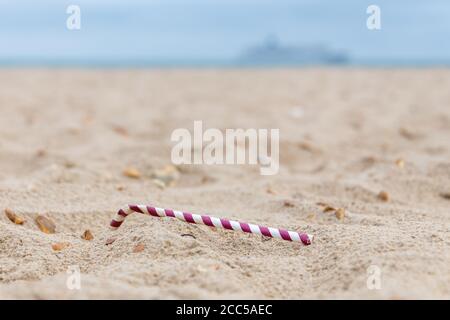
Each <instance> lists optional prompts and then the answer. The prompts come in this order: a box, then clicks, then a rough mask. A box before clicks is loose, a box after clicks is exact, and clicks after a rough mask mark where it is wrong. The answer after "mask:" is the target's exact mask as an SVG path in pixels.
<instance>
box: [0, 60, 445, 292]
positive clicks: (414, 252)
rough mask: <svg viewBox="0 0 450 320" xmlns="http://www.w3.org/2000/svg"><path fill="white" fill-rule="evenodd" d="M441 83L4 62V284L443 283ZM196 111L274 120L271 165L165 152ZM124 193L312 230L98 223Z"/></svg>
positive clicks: (278, 287) (211, 120) (0, 86)
mask: <svg viewBox="0 0 450 320" xmlns="http://www.w3.org/2000/svg"><path fill="white" fill-rule="evenodd" d="M449 88H450V70H449V69H385V70H382V69H351V68H348V69H339V68H336V69H333V68H329V69H327V68H324V69H321V68H317V69H314V68H312V69H309V68H305V69H297V70H296V69H292V70H288V69H286V70H282V69H268V70H256V69H255V70H251V69H249V70H237V69H236V70H234V69H229V70H226V69H224V70H213V69H204V70H194V69H192V70H191V69H184V70H181V69H180V70H175V69H173V70H171V69H165V70H151V69H149V70H119V69H117V70H102V69H97V70H95V69H94V70H76V69H67V70H63V69H54V70H45V69H17V70H15V69H3V70H1V71H0V298H2V299H84V298H86V299H103V298H106V299H110V298H111V299H117V298H123V299H172V298H174V299H215V298H220V299H222V298H223V299H230V298H238V299H240V298H261V299H303V298H308V299H309V298H312V299H316V298H318V299H344V298H352V299H357V298H368V299H411V298H418V299H428V298H437V299H449V298H450V268H449V266H450V232H449V230H450V160H449V159H450V90H449ZM195 120H202V121H203V124H204V126H206V127H210V128H218V129H220V130H225V129H227V128H244V129H245V128H267V129H270V128H278V129H280V169H279V172H278V174H276V175H273V176H262V175H260V173H259V170H258V167H257V166H251V165H214V166H210V165H182V166H178V167H175V170H174V167H172V163H171V157H170V154H171V148H172V146H173V142H171V141H170V136H171V133H172V132H173V130H175V129H177V128H187V129H189V130H192V128H193V123H194V121H195ZM168 168H169V169H168ZM130 170H134V171H133V172H135V174H134V177H133V174H131V175H130V174H129V172H130ZM124 171H125V173H127V172H128V174H124ZM161 172H163V173H165V174H167V175H169V176H170V180H171V181H170V183H167V184H165V185H164V184H162V183H161V181H160V180H158V179H156V180H155V176H156V177H157V176H158V175H159V174H160V173H161ZM128 203H142V204H152V205H155V206H159V207H165V208H173V209H178V210H185V211H190V212H193V213H210V214H213V215H215V216H219V217H227V218H233V219H237V220H243V221H247V222H252V223H258V224H262V225H267V226H273V227H280V228H286V229H289V230H299V231H305V232H308V233H311V234H313V235H314V237H315V238H314V242H313V243H312V244H311V245H310V246H302V245H301V244H299V243H292V242H288V241H282V240H277V239H268V238H263V237H261V236H256V235H251V234H242V233H238V232H232V231H227V230H215V229H211V228H209V227H206V226H198V225H192V224H187V223H183V222H180V221H177V220H175V219H169V218H165V219H160V218H153V217H147V216H142V215H138V214H135V215H132V216H130V217H128V219H127V220H126V221H125V223H124V224H123V226H122V227H121V228H120V229H118V230H117V231H111V230H110V229H109V228H108V226H109V222H110V220H111V218H112V217H113V216H114V214H115V213H116V212H117V210H118V209H120V208H122V207H123V206H124V205H126V204H128ZM327 206H328V207H329V208H328V209H327V208H326V207H327ZM339 208H342V209H343V210H345V214H344V216H341V215H336V210H337V209H339ZM5 209H9V210H10V212H13V213H14V214H15V215H16V219H19V220H16V221H15V222H14V221H11V217H10V218H8V217H7V215H6V214H5V213H4V210H5ZM324 211H325V212H324ZM340 212H342V211H340ZM38 215H41V216H45V217H47V218H48V219H50V220H51V221H52V222H53V223H54V226H55V232H54V233H45V232H43V231H42V228H39V227H38V225H37V224H36V221H35V219H36V217H37V216H38ZM20 219H22V220H25V221H24V222H23V221H21V220H20ZM12 220H14V219H12ZM22 222H23V223H22ZM86 230H90V232H91V233H92V236H93V239H91V240H86V239H83V238H82V235H83V233H84V232H85V231H86ZM71 267H76V268H79V270H80V272H81V274H80V277H81V278H80V279H81V289H80V290H76V289H75V290H70V288H68V286H67V279H68V276H69V275H70V273H68V269H69V268H71ZM373 268H375V269H373ZM370 270H378V271H379V272H380V277H379V285H380V286H379V289H376V288H375V289H374V288H371V287H370V285H369V286H368V279H369V277H370V276H371V274H370V272H371V271H370Z"/></svg>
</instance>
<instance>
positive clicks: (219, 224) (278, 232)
mask: <svg viewBox="0 0 450 320" xmlns="http://www.w3.org/2000/svg"><path fill="white" fill-rule="evenodd" d="M133 212H137V213H142V214H145V215H150V216H154V217H171V218H177V219H179V220H181V221H184V222H188V223H195V224H204V225H207V226H209V227H214V228H222V229H228V230H234V231H241V232H246V233H255V234H259V235H263V236H266V237H271V238H278V239H282V240H287V241H297V242H301V243H303V244H304V245H309V244H311V241H312V239H313V236H312V235H309V234H306V233H298V232H295V231H287V230H283V229H277V228H271V227H263V226H258V225H256V224H250V223H245V222H239V221H235V220H228V219H222V218H216V217H212V216H209V215H199V214H193V213H188V212H181V211H176V210H171V209H162V208H156V207H150V206H145V205H129V206H128V208H126V209H120V210H119V212H117V215H116V216H115V217H114V219H113V220H112V221H111V224H110V225H111V228H112V229H113V230H116V229H117V228H119V227H120V226H121V224H122V223H123V221H124V220H125V218H126V217H127V216H128V215H130V214H131V213H133Z"/></svg>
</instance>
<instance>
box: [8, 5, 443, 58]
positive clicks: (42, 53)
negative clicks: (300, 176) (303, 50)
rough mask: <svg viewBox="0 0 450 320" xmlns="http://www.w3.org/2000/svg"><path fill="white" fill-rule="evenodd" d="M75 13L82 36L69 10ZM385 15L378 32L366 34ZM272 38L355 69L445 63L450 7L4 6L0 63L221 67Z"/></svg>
mask: <svg viewBox="0 0 450 320" xmlns="http://www.w3.org/2000/svg"><path fill="white" fill-rule="evenodd" d="M71 4H75V5H79V6H80V8H81V30H79V31H69V30H67V28H66V19H67V17H68V15H67V14H66V8H67V7H68V6H69V5H71ZM370 4H377V5H378V6H380V8H381V23H382V30H380V31H369V30H368V29H367V28H366V19H367V16H368V15H367V14H366V8H367V7H368V6H369V5H370ZM269 35H275V36H277V37H278V38H279V39H280V41H281V42H282V43H285V44H291V45H309V44H322V45H327V46H329V47H331V48H334V49H343V50H346V51H348V52H349V53H350V54H351V56H352V57H353V58H354V59H355V61H376V60H393V61H400V60H404V61H430V62H433V61H450V41H448V39H449V37H450V1H448V0H434V1H410V0H395V1H393V0H371V1H365V0H340V1H336V0H328V1H325V0H295V1H294V0H273V1H271V0H191V1H189V0H153V1H152V0H127V1H123V0H122V1H121V0H96V1H92V0H70V1H65V0H41V1H32V0H14V1H5V0H0V61H2V62H3V63H8V61H16V62H17V61H19V62H20V61H28V60H33V61H39V60H42V61H44V60H45V61H48V60H52V59H63V60H69V61H70V60H89V59H94V60H102V59H104V60H115V59H118V60H127V59H130V60H133V59H135V60H152V59H155V60H175V61H190V60H222V59H225V60H226V59H232V58H234V57H236V56H237V55H239V53H240V52H242V50H244V49H245V48H247V47H248V46H251V45H254V44H257V43H260V42H262V41H263V40H264V39H265V38H266V37H267V36H269Z"/></svg>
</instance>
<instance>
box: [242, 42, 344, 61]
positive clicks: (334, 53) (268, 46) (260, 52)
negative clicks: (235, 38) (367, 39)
mask: <svg viewBox="0 0 450 320" xmlns="http://www.w3.org/2000/svg"><path fill="white" fill-rule="evenodd" d="M349 62H350V57H349V55H348V54H347V53H346V52H344V51H338V50H333V49H330V48H328V47H327V46H325V45H303V46H295V45H283V44H281V42H280V41H279V39H278V38H277V37H276V36H270V37H267V39H266V40H265V41H264V42H263V43H262V44H259V45H255V46H252V47H249V48H248V49H246V50H244V51H243V53H242V54H241V55H240V56H238V58H237V59H236V63H237V64H238V65H250V66H268V65H270V66H304V65H345V64H348V63H349Z"/></svg>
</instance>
